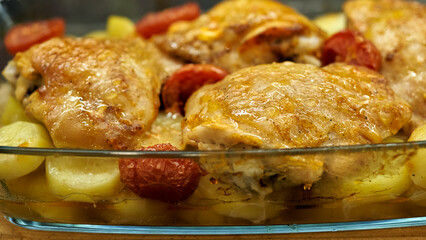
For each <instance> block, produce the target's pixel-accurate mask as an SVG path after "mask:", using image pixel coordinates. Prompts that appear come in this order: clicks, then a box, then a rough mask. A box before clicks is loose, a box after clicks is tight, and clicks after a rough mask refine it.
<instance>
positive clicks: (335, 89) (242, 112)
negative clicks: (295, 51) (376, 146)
mask: <svg viewBox="0 0 426 240" xmlns="http://www.w3.org/2000/svg"><path fill="white" fill-rule="evenodd" d="M185 112H186V116H185V121H184V125H183V139H184V143H185V144H187V145H193V146H196V147H198V148H199V149H202V150H208V149H241V148H267V149H270V148H302V147H320V146H335V145H350V144H368V143H380V142H381V141H382V139H383V138H386V137H388V136H391V135H393V134H395V133H397V132H398V130H399V129H400V128H401V127H402V126H403V125H404V124H405V123H406V122H407V121H408V120H409V119H410V116H411V110H410V107H409V106H408V104H407V103H405V102H404V101H403V100H402V99H400V98H399V97H397V96H396V95H395V94H394V92H393V91H392V89H390V88H389V87H388V85H387V82H386V80H385V79H384V77H383V76H382V75H380V74H378V73H377V72H375V71H372V70H369V69H367V68H363V67H357V66H350V65H346V64H343V63H335V64H331V65H328V66H326V67H323V68H318V67H315V66H312V65H308V64H297V63H291V62H285V63H279V64H278V63H277V64H268V65H258V66H254V67H249V68H245V69H242V70H239V71H236V72H234V73H232V74H230V75H228V76H227V77H226V78H225V79H223V80H222V81H221V82H218V83H216V84H212V85H207V86H204V87H202V88H201V89H199V90H198V91H197V92H195V93H194V94H193V95H192V96H191V97H190V99H189V100H188V102H187V104H186V108H185ZM353 161H358V160H353ZM359 161H361V162H363V163H361V164H364V163H365V161H364V160H362V159H359ZM265 162H268V161H265V160H264V161H263V163H265ZM270 164H272V165H274V166H275V168H274V169H275V170H274V171H278V169H280V168H281V169H282V168H283V167H284V170H282V174H284V173H285V174H287V178H293V181H294V182H296V183H313V182H315V181H317V180H318V179H319V178H320V176H321V174H322V169H323V164H324V165H325V167H326V168H327V169H329V170H330V171H334V170H335V171H336V172H335V173H334V174H338V171H340V170H341V169H342V167H339V166H333V164H331V165H329V166H327V164H328V163H324V162H323V160H322V159H321V157H320V156H311V157H298V158H291V159H286V160H285V161H279V160H274V161H271V162H270ZM336 164H347V163H342V162H341V161H337V163H336ZM353 169H354V172H355V168H353ZM348 171H349V170H348ZM348 171H347V172H348ZM290 174H291V176H290ZM294 178H296V180H294Z"/></svg>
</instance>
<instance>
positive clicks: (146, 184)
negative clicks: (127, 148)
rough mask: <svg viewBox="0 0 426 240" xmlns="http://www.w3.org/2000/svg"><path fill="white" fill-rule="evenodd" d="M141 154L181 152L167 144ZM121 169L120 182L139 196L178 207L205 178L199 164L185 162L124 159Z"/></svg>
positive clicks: (145, 149)
mask: <svg viewBox="0 0 426 240" xmlns="http://www.w3.org/2000/svg"><path fill="white" fill-rule="evenodd" d="M141 150H142V151H177V150H179V149H177V148H176V147H174V146H173V145H171V144H168V143H166V144H157V145H154V146H151V147H146V148H143V149H141ZM119 169H120V178H121V181H122V182H123V183H124V184H125V185H126V186H127V188H129V189H130V190H131V191H133V192H134V193H136V194H137V195H138V196H140V197H142V198H150V199H155V200H159V201H163V202H168V203H177V202H179V201H183V200H185V199H187V198H188V197H189V196H191V195H192V193H193V192H194V191H195V190H196V189H197V187H198V182H199V180H200V177H201V176H202V175H203V170H202V169H201V168H200V166H199V165H198V163H196V162H194V161H192V160H190V159H185V158H179V159H162V158H122V159H120V161H119Z"/></svg>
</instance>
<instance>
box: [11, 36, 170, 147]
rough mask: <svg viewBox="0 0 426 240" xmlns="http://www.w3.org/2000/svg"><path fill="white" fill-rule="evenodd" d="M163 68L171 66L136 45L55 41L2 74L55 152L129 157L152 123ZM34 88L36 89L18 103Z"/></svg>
mask: <svg viewBox="0 0 426 240" xmlns="http://www.w3.org/2000/svg"><path fill="white" fill-rule="evenodd" d="M157 60H158V61H157ZM162 61H165V62H168V63H172V61H171V60H170V61H169V60H167V59H166V58H165V57H164V56H162V55H161V53H160V52H159V51H158V50H157V49H156V48H155V46H154V45H152V44H150V43H148V42H145V41H143V40H141V39H137V38H135V39H111V40H99V39H83V38H55V39H52V40H49V41H47V42H44V43H42V44H40V45H37V46H34V47H32V48H31V49H30V50H28V51H27V52H24V53H18V54H17V55H16V57H15V58H14V61H13V62H12V63H10V65H9V66H8V68H9V70H5V72H9V73H10V72H13V71H15V74H14V76H15V79H13V77H11V76H9V77H8V78H9V80H11V81H14V82H15V84H16V90H17V91H16V95H17V98H18V99H20V100H21V99H22V100H23V104H24V107H25V110H26V112H27V113H29V114H31V115H32V116H34V117H35V118H36V119H38V120H40V121H41V122H43V123H44V124H45V126H46V128H47V129H48V131H49V132H50V135H51V137H52V139H53V141H54V144H55V146H56V147H71V148H91V149H133V148H135V147H136V146H135V143H136V138H137V137H138V136H141V135H142V134H143V133H144V132H145V130H147V129H149V128H150V126H151V124H152V122H153V121H154V119H155V118H156V116H157V112H158V108H159V97H158V95H159V93H160V88H161V81H162V79H161V78H164V77H165V74H167V72H168V71H170V70H171V69H172V68H173V64H168V67H167V68H168V69H169V70H168V69H166V68H165V67H163V65H162V64H160V63H161V62H162ZM8 68H7V69H8ZM6 75H7V74H6ZM9 75H10V74H9ZM35 82H41V86H40V87H39V88H38V89H37V90H36V91H34V92H33V93H31V94H30V95H29V96H28V94H27V95H24V94H23V93H25V92H26V90H25V89H28V87H30V88H31V85H32V84H35Z"/></svg>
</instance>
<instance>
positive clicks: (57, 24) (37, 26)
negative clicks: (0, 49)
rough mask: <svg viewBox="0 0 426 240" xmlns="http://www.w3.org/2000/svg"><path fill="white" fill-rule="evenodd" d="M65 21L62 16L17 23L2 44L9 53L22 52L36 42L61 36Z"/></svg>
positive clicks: (63, 31)
mask: <svg viewBox="0 0 426 240" xmlns="http://www.w3.org/2000/svg"><path fill="white" fill-rule="evenodd" d="M64 33H65V21H64V19H62V18H53V19H50V20H44V21H37V22H30V23H24V24H19V25H16V26H14V27H12V28H11V29H10V30H9V31H8V32H7V33H6V36H5V38H4V45H5V46H6V49H7V51H8V52H9V53H10V54H15V53H17V52H22V51H25V50H27V49H29V48H30V47H31V46H33V45H34V44H37V43H42V42H44V41H46V40H49V39H50V38H53V37H60V36H63V35H64Z"/></svg>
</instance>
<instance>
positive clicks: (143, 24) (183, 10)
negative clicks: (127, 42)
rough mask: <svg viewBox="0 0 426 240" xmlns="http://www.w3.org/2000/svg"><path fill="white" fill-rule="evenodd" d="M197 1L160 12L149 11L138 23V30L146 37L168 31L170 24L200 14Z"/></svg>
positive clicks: (191, 18)
mask: <svg viewBox="0 0 426 240" xmlns="http://www.w3.org/2000/svg"><path fill="white" fill-rule="evenodd" d="M200 13H201V10H200V7H199V6H198V4H197V3H194V2H190V3H187V4H184V5H182V6H178V7H174V8H169V9H166V10H163V11H161V12H158V13H149V14H147V15H146V16H144V17H143V18H142V19H141V20H139V22H138V23H137V24H136V31H137V32H138V33H139V35H141V36H142V37H144V38H150V37H151V36H152V35H155V34H159V33H163V32H166V31H167V29H168V28H169V26H170V25H172V24H173V23H174V22H177V21H183V20H185V21H189V20H193V19H196V18H197V17H198V16H200Z"/></svg>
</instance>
